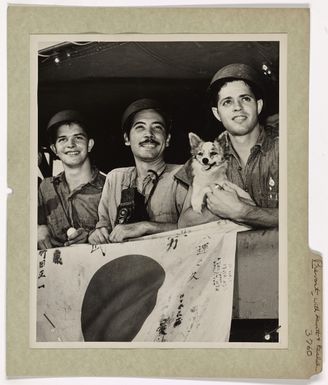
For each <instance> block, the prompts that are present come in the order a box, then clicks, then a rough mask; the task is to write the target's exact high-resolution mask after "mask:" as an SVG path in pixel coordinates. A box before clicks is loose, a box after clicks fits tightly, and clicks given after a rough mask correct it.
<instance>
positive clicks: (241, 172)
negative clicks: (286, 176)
mask: <svg viewBox="0 0 328 385" xmlns="http://www.w3.org/2000/svg"><path fill="white" fill-rule="evenodd" d="M208 92H209V94H210V97H211V102H212V113H213V115H214V116H215V118H216V119H217V120H218V121H219V122H221V123H222V125H223V127H224V128H225V130H226V131H224V132H223V133H222V134H221V135H220V136H219V142H220V144H221V145H222V146H223V148H224V152H225V156H226V158H227V162H228V168H227V177H228V179H229V181H231V182H233V183H234V184H236V185H238V186H239V187H241V188H242V189H243V190H245V191H246V192H248V193H249V195H250V197H251V198H252V199H253V201H254V202H255V204H256V206H252V205H250V204H248V203H247V202H245V201H244V200H243V199H241V198H240V197H239V196H238V194H237V192H236V191H235V190H234V189H233V188H232V185H230V184H229V185H226V186H218V185H213V186H211V191H210V192H209V193H208V194H207V197H206V202H205V203H206V207H205V209H204V210H203V212H202V214H197V213H195V212H194V211H193V210H192V208H191V205H190V192H189V194H188V197H187V198H186V201H185V207H184V209H183V213H182V214H181V216H180V220H179V227H186V226H192V225H195V224H200V223H206V222H210V221H213V220H216V219H217V218H218V217H220V218H227V219H231V220H233V221H235V222H238V223H243V224H246V225H250V226H252V227H264V228H270V227H277V226H278V204H279V137H278V135H277V133H276V132H275V129H274V128H273V127H268V126H266V127H264V126H262V125H261V124H260V122H259V115H260V113H261V111H262V109H263V90H262V81H261V79H260V76H259V74H258V73H257V72H256V71H255V70H254V69H253V68H252V67H250V66H248V65H246V64H239V63H238V64H230V65H227V66H225V67H223V68H221V69H220V70H219V71H218V72H217V73H216V74H215V75H214V77H213V78H212V80H211V83H210V86H209V89H208ZM187 167H188V166H187ZM187 167H185V168H184V169H182V170H180V171H179V173H178V174H177V177H179V178H180V179H181V180H184V181H185V182H186V183H188V184H190V178H189V180H188V173H187V172H186V169H187ZM222 187H223V188H222Z"/></svg>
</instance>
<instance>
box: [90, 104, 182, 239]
mask: <svg viewBox="0 0 328 385" xmlns="http://www.w3.org/2000/svg"><path fill="white" fill-rule="evenodd" d="M122 129H123V137H124V142H125V145H126V146H129V147H130V148H131V151H132V154H133V157H134V161H135V167H126V168H119V169H114V170H112V171H111V172H110V173H109V174H108V175H107V178H106V182H105V185H104V189H103V193H102V197H101V201H100V203H99V210H98V214H99V222H98V223H97V226H96V227H97V229H96V230H95V231H94V232H93V233H91V234H90V236H89V242H90V243H92V244H97V243H108V242H121V241H124V240H126V239H129V238H137V237H140V236H143V235H148V234H154V233H159V232H163V231H168V230H172V229H176V228H177V222H178V218H179V215H180V212H181V210H182V206H183V203H184V200H185V197H186V194H187V189H186V188H185V186H183V185H181V184H180V183H179V182H178V181H177V180H176V179H175V178H174V175H175V173H176V172H177V170H178V168H179V167H180V166H179V165H173V164H166V163H165V161H164V151H165V149H166V147H168V146H169V143H170V139H171V134H170V120H169V118H168V116H167V114H166V112H165V111H164V110H163V107H162V106H161V105H160V104H159V103H158V102H157V101H156V100H152V99H139V100H136V101H135V102H133V103H131V104H130V105H129V106H128V107H127V109H126V110H125V112H124V114H123V118H122Z"/></svg>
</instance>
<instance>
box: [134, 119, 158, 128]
mask: <svg viewBox="0 0 328 385" xmlns="http://www.w3.org/2000/svg"><path fill="white" fill-rule="evenodd" d="M138 124H143V125H145V124H146V122H144V121H143V120H139V121H137V122H135V123H134V124H133V126H136V125H138ZM151 124H152V125H154V124H160V125H161V126H163V127H164V126H165V125H164V123H163V122H159V121H155V122H151Z"/></svg>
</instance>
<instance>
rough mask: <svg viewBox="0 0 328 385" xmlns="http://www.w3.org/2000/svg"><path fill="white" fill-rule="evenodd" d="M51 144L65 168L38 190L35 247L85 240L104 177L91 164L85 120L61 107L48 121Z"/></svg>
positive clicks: (95, 218) (93, 222) (94, 217)
mask: <svg viewBox="0 0 328 385" xmlns="http://www.w3.org/2000/svg"><path fill="white" fill-rule="evenodd" d="M47 132H48V135H49V139H50V147H51V150H52V151H53V152H54V154H55V155H56V156H57V157H58V158H59V159H60V160H61V162H62V165H63V168H64V171H63V172H62V173H60V174H59V175H57V176H53V177H50V178H45V179H44V180H43V181H42V182H41V184H40V186H39V192H38V248H39V249H48V248H52V247H56V246H57V247H61V246H69V245H71V244H75V243H87V241H88V235H89V232H90V231H91V230H93V229H94V228H95V225H96V223H97V221H98V211H97V209H98V204H99V200H100V196H101V191H102V187H103V185H104V182H105V176H104V175H102V174H101V173H100V172H99V171H98V170H97V169H96V168H95V167H92V165H91V162H90V158H89V153H90V151H91V150H92V147H93V145H94V141H93V139H92V138H91V137H90V136H89V132H88V127H87V124H86V123H85V119H84V118H83V117H82V116H81V114H80V113H79V112H78V111H75V110H64V111H60V112H58V113H56V114H55V115H54V116H53V117H52V118H51V119H50V121H49V123H48V126H47Z"/></svg>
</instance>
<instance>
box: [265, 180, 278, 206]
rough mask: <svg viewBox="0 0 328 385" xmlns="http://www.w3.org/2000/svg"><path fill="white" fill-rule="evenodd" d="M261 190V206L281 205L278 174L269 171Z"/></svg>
mask: <svg viewBox="0 0 328 385" xmlns="http://www.w3.org/2000/svg"><path fill="white" fill-rule="evenodd" d="M261 190H262V192H261V207H267V208H277V207H279V179H278V177H277V176H276V175H273V174H270V173H269V174H268V175H267V177H266V178H264V183H263V186H262V189H261Z"/></svg>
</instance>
